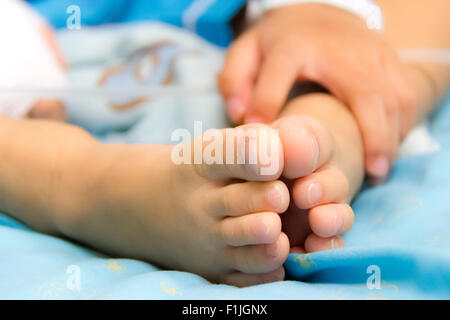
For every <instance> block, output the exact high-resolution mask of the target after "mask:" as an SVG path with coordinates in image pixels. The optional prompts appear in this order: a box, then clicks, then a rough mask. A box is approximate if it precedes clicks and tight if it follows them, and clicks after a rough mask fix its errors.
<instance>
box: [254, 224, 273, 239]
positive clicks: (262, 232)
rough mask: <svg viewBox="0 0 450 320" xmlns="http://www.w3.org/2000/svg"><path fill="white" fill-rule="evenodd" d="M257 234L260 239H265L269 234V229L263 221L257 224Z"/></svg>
mask: <svg viewBox="0 0 450 320" xmlns="http://www.w3.org/2000/svg"><path fill="white" fill-rule="evenodd" d="M254 228H255V229H254V230H255V233H256V236H257V237H259V238H265V237H266V236H267V235H268V234H269V227H268V226H267V224H265V223H264V222H263V221H261V222H260V223H256V224H255V227H254Z"/></svg>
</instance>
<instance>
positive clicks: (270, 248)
mask: <svg viewBox="0 0 450 320" xmlns="http://www.w3.org/2000/svg"><path fill="white" fill-rule="evenodd" d="M277 247H278V246H277V243H276V242H275V243H272V244H269V245H266V253H267V255H268V256H269V257H276V256H277V255H278V252H277V251H278V250H277V249H278V248H277Z"/></svg>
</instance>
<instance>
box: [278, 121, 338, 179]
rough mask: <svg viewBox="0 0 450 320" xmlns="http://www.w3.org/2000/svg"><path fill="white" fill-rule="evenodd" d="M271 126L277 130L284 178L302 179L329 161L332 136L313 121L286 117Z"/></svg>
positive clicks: (331, 149)
mask: <svg viewBox="0 0 450 320" xmlns="http://www.w3.org/2000/svg"><path fill="white" fill-rule="evenodd" d="M272 126H273V127H274V128H275V129H278V130H279V136H280V139H281V143H282V144H283V155H284V167H283V176H284V177H286V178H288V179H296V178H300V177H304V176H306V175H308V174H311V173H312V172H314V171H315V170H316V169H317V168H319V167H321V166H322V165H323V164H324V163H326V162H327V161H328V160H329V159H330V157H331V155H332V151H333V139H332V136H331V135H330V134H329V132H328V131H327V130H326V129H325V128H324V127H323V126H322V125H321V124H320V123H318V122H317V121H316V120H314V119H313V118H310V117H307V116H289V117H285V118H281V119H279V120H277V121H275V122H274V123H273V125H272Z"/></svg>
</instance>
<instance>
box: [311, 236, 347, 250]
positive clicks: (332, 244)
mask: <svg viewBox="0 0 450 320" xmlns="http://www.w3.org/2000/svg"><path fill="white" fill-rule="evenodd" d="M344 247H345V242H344V240H343V239H342V238H341V237H331V238H321V237H319V236H317V235H316V234H314V233H311V234H310V235H309V236H308V237H307V238H306V240H305V251H306V252H317V251H325V250H333V249H339V248H344Z"/></svg>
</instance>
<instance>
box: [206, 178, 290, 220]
mask: <svg viewBox="0 0 450 320" xmlns="http://www.w3.org/2000/svg"><path fill="white" fill-rule="evenodd" d="M289 201H290V196H289V190H288V188H287V187H286V185H285V184H284V183H283V182H281V181H278V180H277V181H270V182H242V183H233V184H229V185H227V186H225V187H223V188H220V189H218V190H217V191H216V192H215V194H214V195H212V197H210V200H209V205H208V208H209V211H210V212H215V213H217V215H219V216H221V217H224V216H241V215H244V214H248V213H254V212H264V211H267V212H277V213H282V212H284V211H286V210H287V208H288V206H289Z"/></svg>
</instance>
